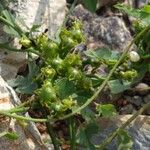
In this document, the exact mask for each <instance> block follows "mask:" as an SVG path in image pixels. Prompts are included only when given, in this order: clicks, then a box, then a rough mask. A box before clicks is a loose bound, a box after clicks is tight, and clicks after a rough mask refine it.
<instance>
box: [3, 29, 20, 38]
mask: <svg viewBox="0 0 150 150" xmlns="http://www.w3.org/2000/svg"><path fill="white" fill-rule="evenodd" d="M3 30H4V32H6V33H7V34H9V35H12V36H15V37H20V35H19V34H18V32H17V31H16V30H14V29H13V28H11V27H9V26H4V28H3Z"/></svg>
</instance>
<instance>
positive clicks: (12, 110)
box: [8, 107, 30, 113]
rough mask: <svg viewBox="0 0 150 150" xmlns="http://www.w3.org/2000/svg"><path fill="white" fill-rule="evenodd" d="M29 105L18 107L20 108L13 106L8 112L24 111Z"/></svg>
mask: <svg viewBox="0 0 150 150" xmlns="http://www.w3.org/2000/svg"><path fill="white" fill-rule="evenodd" d="M29 108H30V107H20V108H13V109H10V110H8V113H19V112H26V111H27V110H28V109H29Z"/></svg>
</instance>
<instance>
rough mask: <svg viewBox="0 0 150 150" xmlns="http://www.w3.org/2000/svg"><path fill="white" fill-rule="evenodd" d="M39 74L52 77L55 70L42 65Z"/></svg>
mask: <svg viewBox="0 0 150 150" xmlns="http://www.w3.org/2000/svg"><path fill="white" fill-rule="evenodd" d="M41 74H42V76H44V77H45V78H50V79H52V78H53V77H54V76H55V74H56V71H55V70H54V69H53V68H51V67H44V68H42V69H41Z"/></svg>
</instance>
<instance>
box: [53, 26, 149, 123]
mask: <svg viewBox="0 0 150 150" xmlns="http://www.w3.org/2000/svg"><path fill="white" fill-rule="evenodd" d="M149 30H150V25H149V26H147V27H146V28H144V29H143V30H142V31H141V32H140V33H139V34H138V35H137V36H136V37H135V38H134V39H133V40H132V41H131V43H130V44H129V45H128V46H127V47H126V48H125V49H124V52H123V53H122V55H121V57H120V59H119V60H118V61H117V63H116V64H115V65H114V67H113V68H112V70H111V71H110V73H109V74H108V76H107V78H106V79H105V80H104V82H103V83H102V84H101V86H100V87H99V88H98V90H97V91H96V92H95V93H94V94H93V96H92V97H91V98H89V99H88V100H87V101H86V102H85V103H84V104H83V105H82V106H80V107H79V108H77V109H76V110H74V111H73V112H72V113H70V114H67V115H65V116H63V117H62V118H59V119H58V120H64V119H67V118H69V117H71V116H73V115H75V114H76V113H78V112H80V111H81V110H82V109H84V108H85V107H87V106H88V105H89V104H90V103H91V102H92V101H93V100H94V99H95V98H96V97H97V96H98V95H99V93H100V92H101V91H102V90H103V88H104V87H105V86H106V84H107V82H108V81H109V80H110V78H111V76H112V75H113V73H114V71H115V70H116V68H117V67H118V65H119V64H120V63H121V61H122V60H123V58H124V57H125V56H126V54H127V52H128V51H129V50H130V48H131V46H132V45H133V44H134V43H135V42H136V41H137V40H139V39H140V38H141V37H142V36H143V35H144V34H145V33H147V32H148V31H149ZM54 121H56V120H54Z"/></svg>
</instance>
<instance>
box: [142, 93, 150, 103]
mask: <svg viewBox="0 0 150 150" xmlns="http://www.w3.org/2000/svg"><path fill="white" fill-rule="evenodd" d="M143 101H144V102H145V103H148V102H149V101H150V94H149V95H146V96H145V97H144V98H143Z"/></svg>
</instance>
